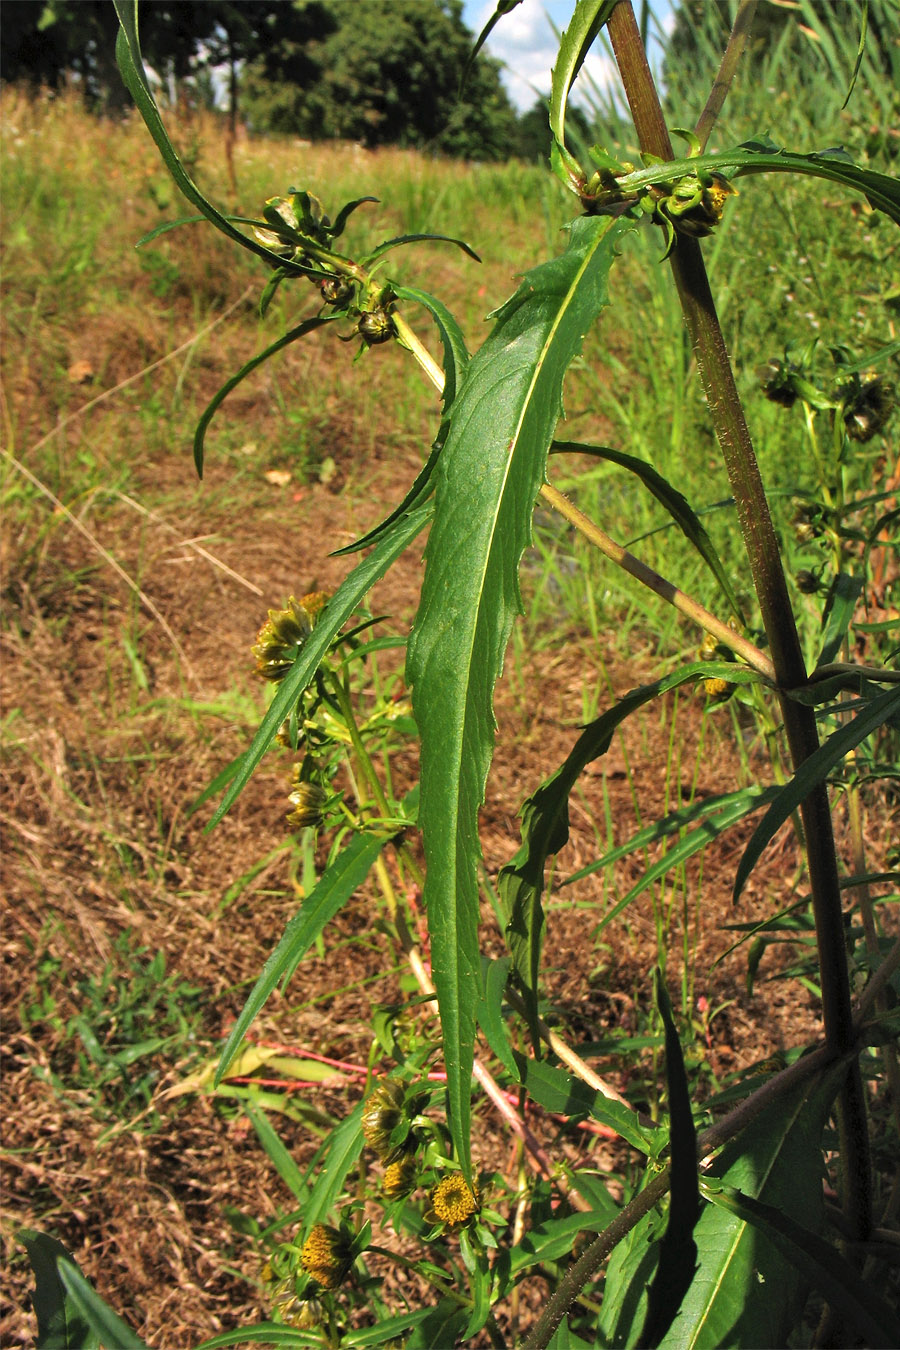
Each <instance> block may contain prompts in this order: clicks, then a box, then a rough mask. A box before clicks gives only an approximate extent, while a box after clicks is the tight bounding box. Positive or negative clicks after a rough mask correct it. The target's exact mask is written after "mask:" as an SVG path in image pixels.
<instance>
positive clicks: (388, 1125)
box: [362, 1078, 407, 1163]
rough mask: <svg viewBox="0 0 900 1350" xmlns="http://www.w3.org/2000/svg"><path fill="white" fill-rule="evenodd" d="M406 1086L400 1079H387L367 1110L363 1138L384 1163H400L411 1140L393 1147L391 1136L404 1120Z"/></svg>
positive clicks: (372, 1097)
mask: <svg viewBox="0 0 900 1350" xmlns="http://www.w3.org/2000/svg"><path fill="white" fill-rule="evenodd" d="M404 1095H405V1094H404V1091H403V1084H402V1083H398V1082H397V1080H396V1078H384V1079H382V1081H381V1082H380V1083H379V1084H378V1086H377V1087H376V1088H375V1090H374V1091H373V1092H372V1094H371V1096H370V1097H369V1098H368V1100H367V1101H366V1104H365V1106H364V1107H363V1114H362V1132H363V1138H364V1139H365V1141H366V1143H367V1144H368V1145H369V1148H373V1149H374V1150H375V1152H376V1153H377V1154H378V1156H379V1158H380V1159H381V1161H382V1162H384V1163H394V1162H397V1161H399V1159H400V1158H401V1157H402V1156H403V1153H404V1152H405V1151H406V1146H407V1141H406V1140H404V1142H403V1143H401V1144H399V1145H396V1146H392V1144H391V1135H392V1134H393V1133H394V1130H395V1129H396V1128H397V1126H398V1125H399V1124H400V1122H401V1120H402V1119H403V1099H404Z"/></svg>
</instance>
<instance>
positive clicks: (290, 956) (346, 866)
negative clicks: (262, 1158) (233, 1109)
mask: <svg viewBox="0 0 900 1350" xmlns="http://www.w3.org/2000/svg"><path fill="white" fill-rule="evenodd" d="M386 842H387V840H386V839H385V838H384V837H383V836H381V835H374V834H357V835H355V836H354V838H353V839H352V840H351V842H350V843H349V844H348V845H347V847H346V848H344V849H342V850H341V852H340V853H339V854H338V855H337V857H336V858H335V860H334V862H333V863H332V864H331V866H330V867H329V868H328V870H327V871H326V872H325V873H324V874H323V875H322V876H321V877H320V878H319V880H318V882H317V883H316V885H315V886H314V887H313V889H312V890H311V891H310V893H309V895H308V896H306V898H305V899H304V901H303V904H302V905H301V907H300V911H299V913H298V914H295V915H294V917H293V919H291V921H290V923H289V924H288V926H287V928H286V929H285V930H284V933H283V934H282V937H281V941H280V942H279V943H278V945H277V947H276V948H275V950H274V951H273V953H272V955H271V956H270V957H269V959H268V961H267V962H266V964H265V965H264V966H263V969H262V973H261V974H260V977H259V979H258V980H257V981H256V984H255V985H254V986H253V988H252V990H251V991H250V997H249V998H248V999H247V1002H246V1003H245V1004H244V1006H243V1008H242V1009H241V1014H240V1017H239V1018H238V1020H237V1021H236V1022H235V1024H234V1027H233V1028H232V1031H231V1034H230V1035H229V1037H228V1040H227V1041H226V1042H225V1048H224V1049H223V1051H222V1056H221V1058H220V1060H219V1065H218V1068H217V1069H216V1077H215V1085H216V1086H217V1085H218V1084H219V1083H220V1082H221V1081H222V1078H223V1077H224V1075H225V1073H226V1071H227V1069H228V1065H229V1064H230V1063H231V1061H232V1060H233V1059H234V1057H235V1055H236V1054H237V1052H238V1050H239V1049H240V1045H241V1041H242V1040H243V1039H244V1037H245V1035H246V1034H247V1030H248V1028H249V1027H250V1025H251V1023H252V1022H253V1020H254V1018H255V1017H256V1015H257V1013H258V1012H259V1011H260V1009H261V1008H262V1007H263V1005H264V1004H265V1002H266V999H267V998H268V997H269V995H270V994H271V992H272V990H273V989H274V988H275V986H276V984H277V983H278V981H279V980H280V979H281V977H282V975H290V973H291V972H292V971H293V970H295V969H296V968H297V963H298V962H299V961H300V960H301V958H302V957H303V956H304V954H305V953H306V952H307V951H308V950H309V948H310V946H311V944H312V943H313V942H315V940H316V938H317V937H318V935H319V934H320V933H321V931H322V929H323V928H324V927H325V925H326V924H327V923H329V922H330V920H331V919H333V918H334V916H335V915H336V914H337V913H338V911H339V910H340V909H341V908H342V906H343V905H345V904H346V902H347V901H348V900H349V899H350V896H351V895H352V894H353V892H354V891H355V890H356V888H357V887H358V886H361V885H362V883H363V882H364V881H365V879H366V877H367V876H368V874H369V869H370V868H371V867H372V864H373V863H374V862H375V859H376V858H377V857H378V855H379V853H380V852H381V850H382V849H383V848H384V845H385V843H386Z"/></svg>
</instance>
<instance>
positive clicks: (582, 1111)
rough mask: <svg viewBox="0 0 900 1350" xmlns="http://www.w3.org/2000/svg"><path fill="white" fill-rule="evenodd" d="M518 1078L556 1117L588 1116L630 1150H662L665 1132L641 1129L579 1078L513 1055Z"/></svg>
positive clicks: (634, 1117) (633, 1118) (634, 1115)
mask: <svg viewBox="0 0 900 1350" xmlns="http://www.w3.org/2000/svg"><path fill="white" fill-rule="evenodd" d="M513 1053H514V1056H515V1060H516V1065H517V1068H518V1073H517V1078H518V1080H519V1082H520V1083H521V1084H522V1086H523V1087H524V1088H525V1091H526V1092H527V1093H528V1095H529V1096H530V1097H533V1098H534V1100H535V1101H536V1102H537V1103H538V1104H539V1105H540V1106H543V1108H544V1109H545V1110H546V1111H552V1112H553V1113H554V1115H559V1116H586V1117H587V1116H589V1117H590V1118H591V1120H596V1121H599V1122H600V1124H601V1125H608V1126H609V1127H610V1129H612V1130H615V1131H616V1133H617V1134H620V1135H621V1136H622V1138H623V1139H624V1140H625V1141H626V1142H627V1143H629V1144H631V1145H632V1147H633V1148H636V1149H638V1150H639V1152H641V1153H646V1154H650V1155H651V1156H653V1157H656V1156H657V1155H658V1154H659V1152H660V1150H661V1149H663V1148H665V1145H666V1143H667V1141H668V1138H669V1133H668V1130H665V1129H662V1128H656V1129H650V1128H648V1127H647V1126H645V1125H642V1124H641V1122H640V1121H639V1119H638V1117H637V1113H636V1112H635V1111H632V1110H631V1108H630V1107H628V1106H623V1104H622V1103H621V1102H618V1101H616V1100H615V1099H614V1098H611V1097H605V1096H604V1095H603V1093H602V1092H598V1091H596V1090H595V1089H594V1088H592V1087H590V1086H589V1085H588V1084H587V1083H585V1082H583V1081H582V1080H581V1079H580V1078H574V1077H573V1076H572V1075H571V1074H568V1073H566V1072H565V1071H564V1070H563V1069H555V1068H553V1067H552V1066H551V1065H549V1064H548V1063H547V1062H546V1060H543V1059H531V1058H530V1057H529V1056H527V1055H522V1054H520V1053H519V1052H518V1051H514V1052H513Z"/></svg>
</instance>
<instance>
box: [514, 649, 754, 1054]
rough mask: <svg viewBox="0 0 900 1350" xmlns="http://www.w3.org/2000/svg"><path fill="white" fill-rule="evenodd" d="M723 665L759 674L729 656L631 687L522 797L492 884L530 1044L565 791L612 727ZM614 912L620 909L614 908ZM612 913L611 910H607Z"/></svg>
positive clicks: (565, 820) (564, 838)
mask: <svg viewBox="0 0 900 1350" xmlns="http://www.w3.org/2000/svg"><path fill="white" fill-rule="evenodd" d="M722 670H724V671H725V672H726V674H725V675H724V676H723V678H727V679H729V680H735V681H738V682H755V681H758V680H759V678H760V677H759V676H758V675H757V674H756V673H755V672H754V671H749V670H747V669H746V668H745V667H743V666H738V665H735V664H733V663H731V662H728V663H724V662H714V661H698V662H694V663H692V664H691V665H689V666H684V667H683V668H682V669H681V670H677V671H674V672H673V673H672V674H671V675H667V676H666V677H665V678H664V679H661V680H655V681H654V682H653V683H652V684H645V685H640V686H639V687H638V688H637V689H632V690H631V691H630V692H629V693H627V694H626V695H625V696H624V697H623V698H621V699H620V700H619V702H618V703H616V704H615V705H614V707H612V708H609V709H608V710H607V711H606V712H605V713H603V714H602V716H600V717H598V718H597V719H596V720H595V721H593V722H592V723H591V724H590V725H589V726H588V727H587V728H586V729H585V730H584V731H583V732H582V734H581V736H579V738H578V740H577V741H576V743H575V745H574V747H573V749H572V750H571V751H570V753H569V755H568V757H567V759H566V760H565V762H564V763H563V764H562V765H561V766H560V768H559V769H557V770H556V772H555V773H554V774H552V775H551V776H550V777H549V778H547V779H545V780H544V782H543V783H542V784H541V786H540V787H539V788H538V789H537V791H536V792H535V793H534V794H533V795H532V796H531V797H529V798H528V799H527V800H526V802H525V803H524V805H523V807H522V846H521V848H520V849H519V850H518V852H517V853H516V854H515V856H514V857H513V858H512V859H511V861H510V862H508V863H507V864H506V866H505V867H503V868H501V870H500V875H499V877H498V880H497V889H498V891H499V892H500V895H501V897H502V899H503V903H504V910H505V914H506V942H507V946H508V948H509V952H510V955H511V957H512V960H513V969H514V970H515V973H516V978H517V980H518V982H519V984H520V987H521V989H522V991H523V995H524V997H525V1002H526V1007H527V1008H528V1010H529V1021H530V1025H531V1031H532V1039H533V1040H535V1044H537V1042H536V1037H537V1027H536V1022H535V1019H536V1017H537V984H538V971H539V969H540V957H541V933H542V929H543V924H544V912H543V907H542V905H541V894H542V892H543V889H544V866H545V863H546V861H547V858H548V857H549V855H550V854H551V853H558V852H559V850H560V849H561V848H563V846H564V845H565V844H566V843H567V842H568V839H569V793H570V792H571V791H572V788H573V787H574V786H575V784H576V782H577V781H578V778H579V776H580V775H581V773H582V772H583V771H584V769H585V768H586V767H587V765H588V764H590V763H591V762H592V761H593V760H595V759H599V758H600V756H602V755H605V754H606V752H607V750H608V749H609V747H610V745H611V744H612V739H613V736H614V735H615V732H616V729H617V728H618V727H619V725H620V724H621V723H622V722H623V721H624V720H625V718H626V717H629V716H630V715H631V713H633V712H635V711H636V710H637V709H638V708H640V707H643V705H644V704H645V703H649V702H650V701H651V700H652V699H654V698H657V697H658V696H659V695H660V694H665V693H667V692H668V691H669V690H670V689H677V688H678V687H679V686H680V685H682V684H687V683H690V682H691V681H695V680H699V679H707V678H709V677H711V676H715V675H718V674H720V672H721V671H722ZM602 865H603V864H602V862H600V863H597V864H596V866H597V867H599V866H602ZM666 865H667V866H668V864H666ZM580 875H584V873H581V874H580ZM570 880H575V878H570ZM645 884H647V883H646V882H645ZM633 898H634V896H633V895H629V896H628V897H626V900H625V902H623V905H622V906H621V907H620V908H624V904H627V903H630V901H631V900H632V899H633ZM618 912H619V909H617V910H616V911H615V913H618ZM612 917H614V915H609V916H608V918H612Z"/></svg>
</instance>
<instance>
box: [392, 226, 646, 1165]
mask: <svg viewBox="0 0 900 1350" xmlns="http://www.w3.org/2000/svg"><path fill="white" fill-rule="evenodd" d="M628 228H630V226H629V224H628V222H622V221H615V222H609V221H597V220H591V219H587V218H585V219H581V220H576V221H575V222H574V224H573V226H572V232H571V237H570V242H569V247H568V248H567V250H566V252H565V253H564V254H563V255H562V256H561V257H559V258H556V259H554V260H553V261H551V262H549V263H545V264H544V265H543V266H541V267H538V268H536V269H535V270H534V271H533V272H530V273H529V274H528V275H527V276H526V277H525V279H524V281H523V283H522V285H521V286H520V288H519V290H518V291H517V292H516V294H515V295H514V296H513V297H512V299H511V300H509V301H508V302H507V303H506V304H505V305H504V306H503V307H502V309H500V310H499V311H498V312H497V315H496V319H497V322H496V325H495V327H494V330H493V332H492V333H491V335H490V337H489V338H488V339H487V341H486V342H485V343H484V345H483V347H482V348H481V350H480V351H479V353H478V355H477V356H475V357H473V359H472V361H471V362H470V364H469V368H468V372H467V375H466V380H465V383H464V385H463V388H462V390H461V392H460V393H459V395H458V396H457V399H456V402H455V404H454V407H453V412H452V416H451V426H450V435H449V437H448V439H447V443H446V445H445V446H444V449H443V452H442V454H441V457H440V459H439V461H438V467H437V473H436V479H437V485H436V497H435V519H434V524H433V526H432V530H431V537H430V539H429V542H428V548H427V553H426V556H427V567H426V572H425V581H424V585H423V588H422V599H421V604H420V607H419V613H418V616H417V619H416V624H415V627H414V629H413V633H412V636H411V639H410V648H409V655H408V660H407V670H408V674H409V678H410V681H411V683H412V685H413V704H414V709H415V714H416V721H417V723H418V726H419V730H420V733H421V738H422V799H421V808H420V820H421V822H422V830H423V834H424V841H425V856H426V863H427V880H426V908H427V911H428V919H429V926H430V931H431V952H432V966H433V972H434V980H435V985H436V988H437V993H438V1000H439V1004H440V1010H441V1022H442V1026H443V1034H444V1058H445V1062H446V1067H447V1084H448V1096H449V1105H450V1116H451V1124H452V1130H453V1138H454V1143H455V1145H456V1148H457V1150H458V1154H459V1159H460V1163H461V1165H462V1166H463V1168H464V1170H465V1171H467V1172H468V1171H469V1169H470V1166H471V1161H470V1152H469V1137H468V1136H469V1109H470V1101H469V1096H470V1078H471V1072H472V1061H473V1041H474V1036H475V1009H476V1005H477V1002H478V989H479V961H478V933H477V928H478V880H477V865H478V856H479V852H478V822H477V815H478V808H479V806H480V805H481V803H482V801H483V799H484V784H485V779H486V777H487V771H488V766H489V764H490V759H491V754H492V750H493V742H494V719H493V709H492V696H493V690H494V684H495V682H496V679H497V677H498V675H499V673H500V669H501V666H502V662H503V654H504V651H505V648H506V643H507V640H508V638H509V633H510V629H511V627H512V623H513V619H514V617H515V615H516V613H517V612H518V611H519V610H520V607H521V606H520V597H519V588H518V567H519V560H520V558H521V556H522V552H523V550H524V549H525V547H526V545H527V544H528V542H529V539H530V535H531V515H532V510H533V507H534V501H535V498H536V496H537V493H538V491H539V490H540V487H541V483H542V481H543V477H544V470H545V467H546V458H547V451H548V449H549V446H550V442H551V440H552V437H553V432H554V429H555V426H556V422H557V420H558V418H559V415H560V411H561V404H562V386H563V379H564V377H565V373H566V370H567V368H568V366H569V363H570V362H571V361H572V359H573V357H574V356H575V355H576V354H577V353H578V351H579V350H580V348H581V343H582V339H583V337H584V334H585V333H586V332H587V330H588V328H589V327H590V325H591V323H592V322H593V320H594V318H595V317H596V315H597V313H598V312H599V310H600V309H601V307H602V306H603V305H604V304H605V303H606V301H607V276H608V273H609V269H610V266H611V264H612V261H613V258H614V256H615V249H616V244H617V243H618V241H619V239H620V238H621V237H622V234H623V233H624V231H625V230H627V229H628Z"/></svg>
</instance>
